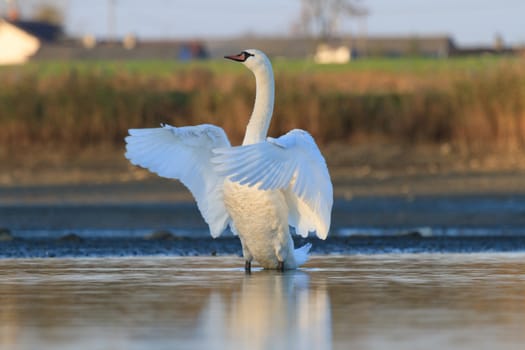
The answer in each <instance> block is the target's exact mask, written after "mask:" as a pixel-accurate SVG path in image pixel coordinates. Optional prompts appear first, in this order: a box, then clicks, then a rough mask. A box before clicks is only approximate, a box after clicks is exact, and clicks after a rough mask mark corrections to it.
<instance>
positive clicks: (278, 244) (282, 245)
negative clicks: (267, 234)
mask: <svg viewBox="0 0 525 350" xmlns="http://www.w3.org/2000/svg"><path fill="white" fill-rule="evenodd" d="M281 237H282V236H281ZM287 243H288V242H286V240H283V239H277V240H275V242H274V249H275V256H276V257H277V270H278V271H281V272H282V271H284V261H285V260H286V258H287V257H288V245H287Z"/></svg>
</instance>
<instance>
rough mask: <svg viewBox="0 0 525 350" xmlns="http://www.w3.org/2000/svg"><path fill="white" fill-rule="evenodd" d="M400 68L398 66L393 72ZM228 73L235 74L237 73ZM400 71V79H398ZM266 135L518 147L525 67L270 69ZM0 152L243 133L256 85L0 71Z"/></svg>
mask: <svg viewBox="0 0 525 350" xmlns="http://www.w3.org/2000/svg"><path fill="white" fill-rule="evenodd" d="M396 64H397V66H396ZM234 66H235V67H234ZM396 67H397V68H396ZM275 72H276V91H277V94H276V104H275V112H274V119H273V121H272V124H271V130H270V134H271V135H274V136H275V135H280V134H282V133H285V132H287V131H288V130H290V129H292V128H303V129H306V130H309V131H310V132H311V133H312V134H313V136H314V137H315V138H316V139H317V140H318V141H319V142H320V143H321V144H329V143H349V144H351V143H366V142H378V141H388V142H399V143H403V144H415V145H417V144H423V143H424V144H443V143H449V144H452V145H457V146H458V147H462V148H465V149H471V148H483V147H497V148H502V149H518V148H523V147H524V146H525V61H524V60H522V59H519V58H500V59H486V58H479V59H469V60H412V61H410V59H407V60H398V61H397V63H396V61H395V60H394V61H384V62H382V63H381V62H376V63H374V62H366V61H361V62H353V63H350V64H348V65H344V66H315V65H313V64H311V63H309V62H306V61H305V62H285V61H277V62H276V64H275ZM0 81H1V82H2V83H1V85H0V148H1V149H2V150H3V151H4V152H7V153H9V152H13V151H16V150H31V149H35V148H38V147H48V148H53V149H57V150H67V151H69V152H75V151H77V150H79V149H85V148H90V147H109V148H113V149H114V148H119V147H122V145H123V138H124V137H125V135H126V133H127V129H128V128H141V127H156V126H158V125H159V123H161V122H166V123H170V124H173V125H193V124H199V123H213V124H216V125H219V126H222V127H223V128H224V129H225V130H226V132H227V133H228V135H229V137H230V139H231V140H232V143H239V142H240V140H241V139H242V135H243V134H244V129H245V125H246V123H247V119H248V117H249V115H250V112H251V109H252V104H253V99H254V88H255V86H254V81H253V78H252V77H251V75H250V73H249V72H248V71H247V70H243V69H242V67H240V68H238V66H236V65H235V64H233V63H230V62H227V63H217V62H214V61H212V62H208V63H206V62H205V63H198V64H190V65H182V64H175V63H166V62H142V63H141V62H133V63H121V64H119V63H116V62H98V63H92V64H87V63H78V62H77V63H71V64H64V63H52V62H51V63H50V62H43V63H34V64H30V65H28V66H24V67H11V68H3V69H1V70H0Z"/></svg>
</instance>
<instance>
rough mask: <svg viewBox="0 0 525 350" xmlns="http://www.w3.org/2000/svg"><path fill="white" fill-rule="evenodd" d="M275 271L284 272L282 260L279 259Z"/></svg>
mask: <svg viewBox="0 0 525 350" xmlns="http://www.w3.org/2000/svg"><path fill="white" fill-rule="evenodd" d="M277 271H280V272H284V261H279V262H278V263H277Z"/></svg>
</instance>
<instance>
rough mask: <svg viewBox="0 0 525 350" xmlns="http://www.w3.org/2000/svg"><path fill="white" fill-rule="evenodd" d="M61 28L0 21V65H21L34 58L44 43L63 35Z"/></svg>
mask: <svg viewBox="0 0 525 350" xmlns="http://www.w3.org/2000/svg"><path fill="white" fill-rule="evenodd" d="M61 32H62V31H61V28H60V27H59V26H56V25H53V24H49V23H44V22H36V21H8V20H5V19H0V64H1V65H5V64H21V63H24V62H26V61H27V60H28V59H29V58H30V57H31V56H33V55H34V54H35V53H36V52H37V51H38V50H39V49H40V47H41V46H42V43H43V42H51V41H54V40H56V39H57V38H58V36H59V35H60V34H61Z"/></svg>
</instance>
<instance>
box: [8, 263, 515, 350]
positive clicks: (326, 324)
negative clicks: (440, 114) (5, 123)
mask: <svg viewBox="0 0 525 350" xmlns="http://www.w3.org/2000/svg"><path fill="white" fill-rule="evenodd" d="M241 264H242V260H241V259H240V258H238V257H224V256H223V257H210V258H206V257H195V258H183V257H175V258H172V257H170V258H157V257H154V258H151V257H143V258H111V259H107V258H106V259H102V258H97V259H79V258H76V259H13V260H10V259H5V260H2V261H1V264H0V280H1V281H2V283H1V284H0V348H1V349H90V350H91V349H247V348H250V349H293V348H298V349H299V348H300V349H330V348H335V349H349V348H353V349H450V348H454V349H522V348H523V344H524V343H525V332H523V331H524V325H525V292H524V291H525V254H522V253H515V254H494V253H492V254H400V255H356V256H323V257H314V258H312V259H311V261H310V262H309V263H308V264H307V265H306V266H305V268H303V269H301V270H299V271H290V272H286V273H284V274H280V273H277V272H274V271H262V270H258V269H256V270H255V271H254V272H253V273H252V274H251V275H245V274H244V271H243V270H242V269H241V268H240V265H241Z"/></svg>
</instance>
